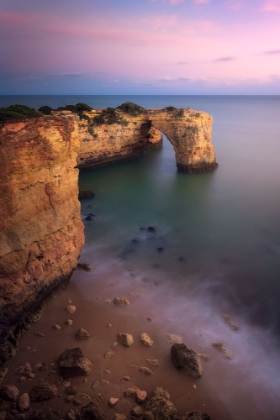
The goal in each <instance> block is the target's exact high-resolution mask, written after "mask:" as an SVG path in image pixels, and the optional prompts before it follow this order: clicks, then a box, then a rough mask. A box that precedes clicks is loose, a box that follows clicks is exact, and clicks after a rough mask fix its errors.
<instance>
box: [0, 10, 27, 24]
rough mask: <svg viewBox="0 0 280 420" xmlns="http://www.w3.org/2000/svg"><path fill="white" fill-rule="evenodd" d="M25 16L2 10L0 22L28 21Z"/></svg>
mask: <svg viewBox="0 0 280 420" xmlns="http://www.w3.org/2000/svg"><path fill="white" fill-rule="evenodd" d="M26 21H27V19H26V17H25V16H22V15H17V14H15V13H7V12H0V22H2V23H13V22H26Z"/></svg>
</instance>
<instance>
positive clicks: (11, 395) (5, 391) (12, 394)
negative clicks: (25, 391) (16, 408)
mask: <svg viewBox="0 0 280 420" xmlns="http://www.w3.org/2000/svg"><path fill="white" fill-rule="evenodd" d="M18 395H19V390H18V388H17V387H16V386H14V385H5V386H2V387H1V388H0V397H1V398H3V400H6V401H16V400H17V399H18Z"/></svg>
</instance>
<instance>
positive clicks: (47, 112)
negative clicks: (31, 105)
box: [38, 105, 53, 115]
mask: <svg viewBox="0 0 280 420" xmlns="http://www.w3.org/2000/svg"><path fill="white" fill-rule="evenodd" d="M38 111H39V112H42V114H44V115H51V114H52V111H53V109H52V108H51V107H50V106H48V105H44V106H41V107H40V108H39V109H38Z"/></svg>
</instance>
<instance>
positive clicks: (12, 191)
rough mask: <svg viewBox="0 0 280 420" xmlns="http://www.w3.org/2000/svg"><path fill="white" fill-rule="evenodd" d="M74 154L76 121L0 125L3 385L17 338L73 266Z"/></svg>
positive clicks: (79, 231)
mask: <svg viewBox="0 0 280 420" xmlns="http://www.w3.org/2000/svg"><path fill="white" fill-rule="evenodd" d="M78 149H79V132H78V123H77V117H73V116H71V117H41V118H34V119H28V120H24V121H18V122H6V123H2V124H1V125H0V166H1V171H0V189H1V193H0V232H1V237H0V319H1V323H0V379H1V377H2V376H3V375H4V373H5V370H6V369H7V366H8V362H9V359H10V358H11V356H12V355H13V354H14V352H15V348H16V346H17V340H18V338H19V337H20V335H21V333H22V331H23V330H24V329H26V327H27V326H28V325H29V324H30V323H31V322H32V321H33V320H34V319H35V317H36V315H37V314H38V313H39V312H40V310H41V308H42V306H43V305H44V303H45V302H46V301H47V300H49V299H50V296H51V295H52V294H54V293H55V292H56V291H57V290H58V289H59V288H62V287H63V286H65V285H66V284H67V283H68V281H69V279H70V276H71V274H72V272H73V269H74V268H75V266H76V264H77V259H78V257H79V255H80V252H81V249H82V246H83V243H84V234H83V230H84V227H83V223H82V221H81V217H80V203H79V201H78V169H76V168H75V167H76V163H77V152H78Z"/></svg>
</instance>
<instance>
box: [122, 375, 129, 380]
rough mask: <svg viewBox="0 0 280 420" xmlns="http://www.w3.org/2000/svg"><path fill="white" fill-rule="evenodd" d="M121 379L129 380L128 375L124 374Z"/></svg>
mask: <svg viewBox="0 0 280 420" xmlns="http://www.w3.org/2000/svg"><path fill="white" fill-rule="evenodd" d="M121 379H123V380H124V381H127V382H129V381H130V376H128V375H125V376H122V377H121Z"/></svg>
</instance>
